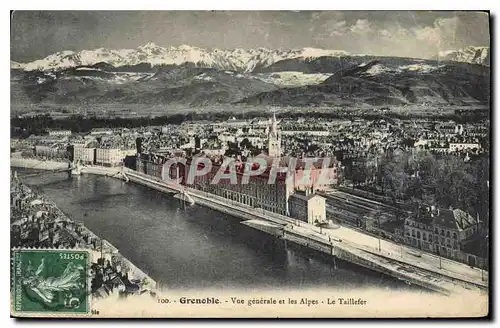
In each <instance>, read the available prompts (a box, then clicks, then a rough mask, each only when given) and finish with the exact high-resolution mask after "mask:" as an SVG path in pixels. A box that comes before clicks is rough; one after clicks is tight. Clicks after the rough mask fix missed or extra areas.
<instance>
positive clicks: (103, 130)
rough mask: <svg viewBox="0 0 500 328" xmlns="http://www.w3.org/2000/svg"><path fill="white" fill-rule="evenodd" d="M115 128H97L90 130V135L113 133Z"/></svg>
mask: <svg viewBox="0 0 500 328" xmlns="http://www.w3.org/2000/svg"><path fill="white" fill-rule="evenodd" d="M112 134H113V130H111V129H108V128H95V129H92V130H91V131H90V135H92V136H98V135H112Z"/></svg>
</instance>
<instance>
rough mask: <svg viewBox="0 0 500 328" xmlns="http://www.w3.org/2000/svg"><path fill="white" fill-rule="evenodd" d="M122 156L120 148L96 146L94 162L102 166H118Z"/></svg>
mask: <svg viewBox="0 0 500 328" xmlns="http://www.w3.org/2000/svg"><path fill="white" fill-rule="evenodd" d="M124 158H125V156H124V155H123V152H122V150H121V149H120V148H97V149H96V155H95V163H96V164H97V165H103V166H119V165H120V164H121V163H122V160H123V159H124Z"/></svg>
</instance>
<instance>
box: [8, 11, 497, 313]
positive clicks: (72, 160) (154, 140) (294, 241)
mask: <svg viewBox="0 0 500 328" xmlns="http://www.w3.org/2000/svg"><path fill="white" fill-rule="evenodd" d="M10 52H11V61H10V68H11V70H10V71H11V76H10V89H11V90H10V92H11V109H10V125H11V139H10V145H11V152H10V169H11V174H10V239H11V249H10V259H11V263H10V276H11V288H10V292H11V295H10V300H11V301H10V305H11V316H13V317H16V318H24V317H41V318H48V317H50V318H67V317H72V318H454V317H462V318H463V317H466V318H468V317H470V318H481V317H487V316H489V315H490V310H489V309H490V299H489V294H490V275H489V268H490V262H489V258H490V255H491V252H490V245H491V243H492V241H491V235H490V231H489V227H490V222H491V210H490V175H489V173H490V156H491V150H490V145H491V140H490V136H491V122H490V112H491V107H490V102H491V94H490V93H491V91H490V75H491V70H490V61H491V59H490V16H489V13H488V12H487V11H442V12H440V11H13V12H12V14H11V50H10Z"/></svg>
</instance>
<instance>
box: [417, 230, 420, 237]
mask: <svg viewBox="0 0 500 328" xmlns="http://www.w3.org/2000/svg"><path fill="white" fill-rule="evenodd" d="M417 238H418V239H420V231H418V230H417Z"/></svg>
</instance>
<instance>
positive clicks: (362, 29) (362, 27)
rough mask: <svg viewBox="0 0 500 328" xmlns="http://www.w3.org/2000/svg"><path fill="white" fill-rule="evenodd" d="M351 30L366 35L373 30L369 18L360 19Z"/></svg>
mask: <svg viewBox="0 0 500 328" xmlns="http://www.w3.org/2000/svg"><path fill="white" fill-rule="evenodd" d="M350 31H351V32H352V33H354V34H358V35H366V34H368V33H371V32H372V27H371V23H370V22H369V21H368V20H367V19H358V20H357V21H356V24H354V25H352V26H351V28H350Z"/></svg>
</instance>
